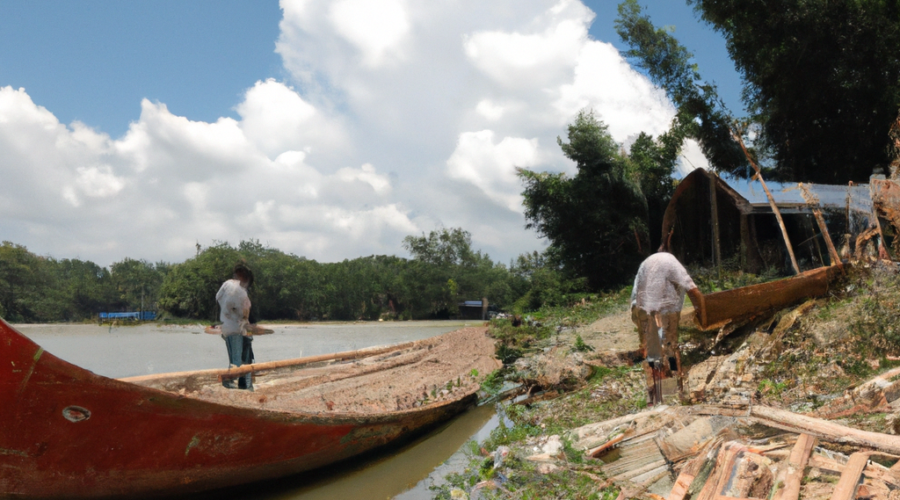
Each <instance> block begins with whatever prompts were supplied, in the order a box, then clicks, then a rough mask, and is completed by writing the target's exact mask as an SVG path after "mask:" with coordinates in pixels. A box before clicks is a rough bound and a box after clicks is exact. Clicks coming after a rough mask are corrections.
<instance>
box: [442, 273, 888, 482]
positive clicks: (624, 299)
mask: <svg viewBox="0 0 900 500" xmlns="http://www.w3.org/2000/svg"><path fill="white" fill-rule="evenodd" d="M692 272H693V273H694V275H695V276H697V277H698V279H697V282H698V285H700V286H701V288H705V290H704V291H705V292H707V293H708V292H710V291H713V290H715V289H721V288H723V286H722V285H732V286H733V285H735V284H740V285H747V284H754V283H758V282H761V281H767V280H770V279H772V278H773V277H774V276H772V275H769V276H753V275H747V274H738V273H726V274H725V275H724V276H722V277H720V276H719V275H718V273H717V272H715V273H713V272H712V271H711V270H692ZM629 295H630V289H628V288H625V289H622V290H619V291H617V292H615V293H609V294H605V295H597V296H591V297H584V300H583V301H581V300H577V301H574V303H571V304H570V305H569V306H568V307H560V308H553V309H545V310H542V311H539V312H537V313H535V314H533V315H531V317H530V318H526V319H527V321H526V322H525V324H523V325H522V326H520V327H518V328H516V327H513V326H512V325H511V324H510V322H509V321H506V320H500V321H495V322H493V324H492V328H491V334H492V335H494V336H495V337H496V338H497V340H498V342H497V346H498V347H497V353H498V356H499V357H500V358H501V359H503V361H504V363H505V366H504V368H503V369H502V370H501V371H499V372H497V373H495V374H493V375H492V376H491V377H490V378H489V382H488V383H487V384H486V387H485V389H486V391H488V392H490V391H496V390H498V388H499V387H501V385H502V384H503V383H504V382H505V383H506V385H505V386H506V387H508V386H509V385H511V384H513V383H517V382H519V383H525V385H526V386H528V385H529V384H533V383H534V382H533V381H529V380H528V378H527V376H526V375H524V374H523V372H522V366H524V365H525V364H527V363H525V361H531V360H534V359H537V358H540V357H541V356H546V355H547V353H548V352H564V353H565V355H566V356H567V357H569V358H572V359H583V361H584V362H586V363H588V364H590V365H593V370H592V372H591V374H590V375H589V376H588V377H586V378H584V379H582V380H572V379H567V380H565V381H564V383H560V384H558V385H556V386H553V387H540V388H539V389H540V390H542V391H544V392H543V393H542V394H539V395H537V396H536V395H535V394H532V397H528V398H527V399H524V400H522V401H518V402H510V401H507V402H504V403H500V404H498V405H497V408H498V411H499V412H501V414H502V415H503V419H502V424H501V425H500V426H499V427H498V428H497V429H496V430H494V431H493V432H492V434H491V436H490V438H489V439H487V440H485V441H484V442H482V443H470V445H469V454H470V463H469V466H468V468H467V469H466V471H465V472H463V473H461V474H456V475H452V476H450V477H448V478H447V479H448V484H447V485H445V486H442V487H441V488H440V489H437V490H436V491H435V497H436V498H442V499H450V498H476V497H477V498H482V499H485V498H509V499H539V498H540V499H545V498H567V499H568V498H573V499H613V498H616V497H617V496H618V494H619V489H618V487H617V486H616V485H615V484H613V483H611V482H609V481H608V478H606V477H605V476H604V474H603V472H602V470H601V467H602V466H603V465H604V462H603V461H602V460H598V459H593V458H589V457H587V456H586V455H585V454H584V451H583V450H576V449H574V448H573V446H572V445H573V437H572V434H571V431H572V430H573V429H576V428H578V427H579V426H582V425H585V424H589V423H592V422H599V421H604V420H608V419H611V418H615V417H618V416H622V415H625V414H630V413H636V412H638V411H640V410H642V409H644V408H646V406H647V402H646V389H645V386H644V375H643V372H642V371H641V369H640V366H639V365H635V364H634V363H632V362H630V361H629V357H628V356H627V355H622V354H621V353H618V354H617V355H614V354H612V353H610V352H599V351H591V350H590V346H588V345H585V344H584V342H583V341H581V335H580V331H582V329H583V328H584V327H585V326H586V325H589V324H591V323H592V322H594V321H597V320H598V319H602V318H605V317H607V316H610V315H622V314H626V313H627V307H628V304H627V303H628V297H629ZM898 305H900V277H898V275H897V273H896V271H895V270H894V269H891V268H885V267H880V266H875V267H868V266H858V267H856V268H853V269H851V270H849V271H848V272H847V274H846V275H845V276H844V277H843V279H841V280H840V281H839V282H837V283H835V284H834V285H833V287H832V289H831V290H830V292H829V294H828V296H827V297H824V298H821V299H818V300H816V301H814V302H813V303H810V304H804V305H802V307H801V309H799V310H798V311H801V312H802V313H796V312H795V314H794V316H797V317H796V320H794V321H788V322H782V321H781V320H782V319H784V318H785V317H787V316H788V315H789V314H791V312H792V311H794V310H795V309H797V306H793V307H791V308H787V309H785V310H783V311H774V312H772V313H771V314H770V315H767V316H766V317H765V318H760V319H758V320H757V321H755V322H754V323H752V324H749V325H746V326H745V327H742V328H740V329H738V330H737V331H735V332H734V333H733V334H732V335H730V336H729V337H726V338H725V340H724V341H723V342H721V343H719V344H717V345H713V343H712V341H713V339H714V337H715V332H712V333H703V332H699V331H696V330H692V329H690V328H682V329H681V330H680V332H679V333H680V341H681V343H682V345H683V349H684V350H685V359H686V360H687V362H686V364H687V365H689V366H686V369H690V368H692V367H695V366H696V367H701V366H702V364H703V363H704V361H707V360H709V359H710V358H711V357H714V356H719V357H722V358H723V359H724V358H726V357H731V358H732V359H734V358H735V357H740V356H741V355H742V353H745V352H748V350H751V351H752V352H754V353H756V354H755V355H754V356H755V357H754V356H750V357H745V358H740V359H741V360H742V361H740V362H739V363H738V365H741V364H743V365H741V366H739V368H740V369H741V371H740V372H739V373H737V374H735V377H738V376H740V377H742V378H741V379H740V384H735V385H741V386H742V387H745V388H746V387H749V388H750V389H749V391H748V392H749V397H750V398H752V400H753V402H754V403H761V404H767V405H771V406H775V407H781V408H785V409H789V410H791V411H795V412H798V413H810V412H811V413H812V414H815V415H819V416H820V417H822V418H825V417H827V418H834V419H837V420H838V421H840V422H841V423H843V424H845V425H850V426H853V427H857V428H861V429H865V430H872V431H876V432H895V431H894V427H895V426H896V427H897V428H898V430H900V418H898V417H897V416H896V414H895V413H893V412H892V410H891V409H890V408H889V407H888V408H885V407H884V406H879V407H873V408H869V409H865V411H861V410H860V409H859V408H856V407H853V408H850V409H849V410H848V409H847V407H848V404H844V400H845V399H846V398H844V397H843V395H844V393H845V392H846V391H847V390H848V389H852V388H854V387H856V386H858V385H859V384H860V383H861V382H863V381H865V380H867V379H868V378H871V377H872V376H874V375H876V374H878V373H881V372H883V371H884V370H886V369H888V368H891V367H895V366H898V365H900V361H898V359H897V358H895V357H900V307H898ZM779 325H789V326H788V327H785V328H784V329H783V330H779V329H778V328H779ZM635 335H636V334H635ZM751 345H752V346H754V347H753V348H752V349H751V348H750V347H748V346H751ZM754 349H755V350H754ZM760 353H761V354H760ZM516 360H520V361H519V362H518V363H516ZM751 364H752V365H753V366H752V367H751V366H750V365H751ZM708 397H709V398H710V399H715V397H716V396H715V395H714V394H713V393H710V395H709V396H708ZM703 402H715V401H703ZM842 405H843V406H842ZM895 422H897V423H895ZM554 436H558V438H554ZM554 439H558V440H559V443H560V448H559V449H558V450H557V449H550V451H551V452H553V453H550V454H549V455H550V456H547V455H548V453H546V452H547V450H548V448H547V447H548V444H547V443H549V442H551V441H553V440H554Z"/></svg>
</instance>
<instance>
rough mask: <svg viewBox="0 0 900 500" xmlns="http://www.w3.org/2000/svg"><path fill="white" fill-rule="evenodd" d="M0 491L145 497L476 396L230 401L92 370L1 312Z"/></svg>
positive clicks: (412, 423) (223, 480)
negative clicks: (266, 403) (368, 405)
mask: <svg viewBox="0 0 900 500" xmlns="http://www.w3.org/2000/svg"><path fill="white" fill-rule="evenodd" d="M0 352H3V356H2V358H0V422H2V424H0V425H2V427H3V432H0V497H13V498H60V497H65V498H102V497H130V498H133V497H152V496H162V495H170V494H183V493H191V492H197V491H203V490H209V489H216V488H223V487H227V486H231V485H237V484H242V483H249V482H253V481H259V480H264V479H270V478H275V477H280V476H285V475H289V474H294V473H298V472H302V471H306V470H310V469H314V468H317V467H321V466H324V465H327V464H330V463H333V462H336V461H339V460H342V459H345V458H348V457H351V456H354V455H357V454H359V453H363V452H365V451H368V450H371V449H374V448H376V447H379V446H382V445H385V444H387V443H390V442H392V441H395V440H397V439H399V438H403V437H405V436H408V435H410V434H412V433H415V432H416V431H419V430H422V429H424V428H427V427H429V426H432V425H434V424H436V423H438V422H441V421H443V420H446V419H448V418H450V417H451V416H453V415H454V414H456V413H459V412H460V411H462V410H464V409H465V408H466V407H468V406H470V405H471V404H472V403H474V401H475V397H476V396H475V394H474V393H471V394H466V395H464V396H462V397H460V398H458V399H455V400H452V401H448V402H445V403H440V404H433V405H429V406H426V407H423V408H417V409H411V410H406V411H397V412H386V413H380V414H372V415H367V414H324V413H323V414H304V413H294V412H277V411H269V410H257V409H251V408H239V407H232V406H227V405H222V404H217V403H212V402H208V401H202V400H199V399H193V398H189V397H184V396H179V395H178V394H174V393H170V392H165V391H160V390H157V389H153V388H149V387H143V386H139V385H135V384H131V383H128V382H123V381H120V380H115V379H109V378H106V377H102V376H98V375H96V374H94V373H92V372H90V371H87V370H84V369H82V368H79V367H77V366H75V365H72V364H70V363H67V362H65V361H63V360H61V359H59V358H57V357H55V356H53V355H52V354H50V353H47V352H44V351H43V349H42V348H41V347H40V346H38V345H37V344H35V343H34V342H32V341H30V340H29V339H27V338H26V337H24V336H23V335H21V334H20V333H19V332H17V331H16V330H15V329H13V328H12V327H11V326H9V325H8V324H7V323H6V322H4V321H2V320H0Z"/></svg>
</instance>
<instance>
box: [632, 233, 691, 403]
mask: <svg viewBox="0 0 900 500" xmlns="http://www.w3.org/2000/svg"><path fill="white" fill-rule="evenodd" d="M685 294H687V295H688V296H689V297H690V298H691V303H692V304H694V308H695V309H696V310H697V312H698V314H701V315H702V314H703V311H704V310H705V309H704V301H703V294H702V293H700V290H699V289H697V285H695V284H694V280H692V279H691V276H690V275H689V274H688V272H687V270H686V269H685V268H684V266H682V265H681V263H680V262H678V259H676V258H675V256H674V255H672V254H670V253H668V252H662V251H661V252H658V253H655V254H653V255H651V256H650V257H647V259H646V260H644V262H642V263H641V267H640V268H639V269H638V272H637V276H636V277H635V278H634V288H633V289H632V290H631V319H632V321H634V324H635V325H636V326H637V328H638V334H639V335H640V337H641V353H642V354H643V356H644V362H643V365H644V372H645V374H646V376H647V390H648V396H649V398H648V404H650V405H655V404H659V403H663V402H666V403H668V402H670V401H672V400H673V399H677V398H678V395H680V394H681V393H682V390H683V377H682V372H681V353H680V352H679V350H678V322H679V320H680V319H681V307H682V305H683V304H684V296H685Z"/></svg>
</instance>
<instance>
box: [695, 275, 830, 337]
mask: <svg viewBox="0 0 900 500" xmlns="http://www.w3.org/2000/svg"><path fill="white" fill-rule="evenodd" d="M842 272H843V266H842V265H836V266H829V267H820V268H817V269H812V270H809V271H804V272H802V273H800V274H799V275H797V276H792V277H790V278H785V279H780V280H776V281H769V282H766V283H760V284H758V285H750V286H745V287H741V288H734V289H731V290H725V291H722V292H715V293H710V294H707V295H706V296H705V297H704V301H705V304H706V323H705V324H704V323H703V322H700V321H698V323H700V326H701V327H703V328H707V329H708V328H719V327H721V326H723V325H725V324H727V323H729V322H734V321H738V320H741V319H746V318H750V317H754V316H755V315H758V314H760V313H763V312H765V311H771V310H774V309H780V308H783V307H787V306H789V305H791V304H795V303H797V302H799V301H801V300H804V299H808V298H813V297H822V296H824V295H826V294H827V293H828V291H829V290H830V289H831V288H830V287H831V283H832V282H833V281H834V280H835V279H836V278H837V277H838V276H840V275H841V273H842Z"/></svg>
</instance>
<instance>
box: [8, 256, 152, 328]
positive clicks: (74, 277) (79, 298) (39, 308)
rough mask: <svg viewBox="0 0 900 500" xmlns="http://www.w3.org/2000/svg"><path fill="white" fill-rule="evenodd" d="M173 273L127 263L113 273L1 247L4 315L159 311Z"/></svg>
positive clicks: (71, 317) (65, 317)
mask: <svg viewBox="0 0 900 500" xmlns="http://www.w3.org/2000/svg"><path fill="white" fill-rule="evenodd" d="M168 270H169V266H168V265H167V264H164V263H157V264H151V263H149V262H146V261H139V260H132V259H125V260H123V261H121V262H116V263H115V264H113V265H112V266H110V269H106V268H103V267H100V266H98V265H97V264H94V263H93V262H90V261H82V260H78V259H63V260H56V259H53V258H50V257H41V256H37V255H35V254H33V253H31V252H29V251H28V249H26V248H25V247H23V246H21V245H16V244H13V243H10V242H8V241H4V242H3V243H2V244H0V317H3V318H4V319H6V320H8V321H14V322H21V321H26V322H37V321H78V320H83V319H88V318H91V317H92V316H96V315H97V313H98V312H100V311H110V310H111V311H118V310H132V311H138V310H140V309H141V305H142V303H143V304H144V306H145V307H144V309H148V310H150V309H155V305H154V304H155V303H156V297H157V292H158V290H159V285H160V283H162V280H163V277H164V276H165V275H166V273H167V272H168Z"/></svg>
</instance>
